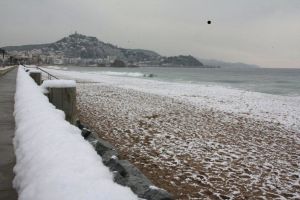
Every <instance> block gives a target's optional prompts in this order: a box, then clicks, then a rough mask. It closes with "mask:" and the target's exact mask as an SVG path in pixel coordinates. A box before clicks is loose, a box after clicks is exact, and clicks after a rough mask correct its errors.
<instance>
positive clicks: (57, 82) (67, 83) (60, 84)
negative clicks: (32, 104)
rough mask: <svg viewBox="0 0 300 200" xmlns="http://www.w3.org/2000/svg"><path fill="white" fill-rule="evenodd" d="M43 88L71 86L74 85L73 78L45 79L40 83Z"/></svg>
mask: <svg viewBox="0 0 300 200" xmlns="http://www.w3.org/2000/svg"><path fill="white" fill-rule="evenodd" d="M41 87H43V88H71V87H76V82H75V81H74V80H61V79H60V80H45V81H44V82H43V84H42V85H41Z"/></svg>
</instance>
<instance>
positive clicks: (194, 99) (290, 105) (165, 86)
mask: <svg viewBox="0 0 300 200" xmlns="http://www.w3.org/2000/svg"><path fill="white" fill-rule="evenodd" d="M49 72H51V73H53V74H55V75H57V76H61V77H66V78H73V79H77V80H85V81H92V82H101V84H104V85H110V86H115V87H121V88H127V89H134V90H137V91H142V92H146V93H152V94H156V95H161V96H168V97H171V98H175V99H178V100H181V101H184V102H187V103H190V104H193V105H195V106H197V107H199V108H204V109H215V110H220V111H223V112H227V113H233V114H238V115H241V116H246V117H251V118H256V119H260V120H264V121H269V122H274V123H279V124H281V125H284V126H286V127H288V128H292V129H294V130H296V131H299V130H300V107H299V105H300V97H299V96H297V97H290V96H280V95H272V94H265V93H259V92H252V91H245V90H240V89H233V88H226V87H224V86H218V85H209V86H208V85H201V84H192V83H176V82H164V81H158V80H149V79H137V78H132V77H124V76H123V77H120V76H118V77H117V76H110V75H107V74H101V73H98V72H97V73H89V72H76V71H60V70H52V69H51V70H49Z"/></svg>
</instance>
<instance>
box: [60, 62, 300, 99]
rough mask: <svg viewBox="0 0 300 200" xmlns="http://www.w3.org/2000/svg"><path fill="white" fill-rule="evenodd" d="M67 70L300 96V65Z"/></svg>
mask: <svg viewBox="0 0 300 200" xmlns="http://www.w3.org/2000/svg"><path fill="white" fill-rule="evenodd" d="M63 69H64V70H72V71H80V72H97V73H99V74H103V75H108V76H121V77H134V78H142V79H152V80H160V81H168V82H179V83H193V84H202V85H212V86H213V85H220V86H225V87H229V88H235V89H241V90H246V91H254V92H260V93H267V94H275V95H282V96H300V69H283V68H276V69H275V68H178V67H138V68H112V67H75V66H68V67H63Z"/></svg>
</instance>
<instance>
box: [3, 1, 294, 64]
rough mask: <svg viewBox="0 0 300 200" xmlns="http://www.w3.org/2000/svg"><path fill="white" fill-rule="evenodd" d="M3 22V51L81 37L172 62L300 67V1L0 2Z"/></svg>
mask: <svg viewBox="0 0 300 200" xmlns="http://www.w3.org/2000/svg"><path fill="white" fill-rule="evenodd" d="M0 17H1V28H0V46H8V45H21V44H36V43H37V44H38V43H49V42H54V41H57V40H59V39H61V38H62V37H64V36H66V35H69V34H71V33H74V32H75V31H77V32H78V33H82V34H86V35H89V36H96V37H98V39H99V40H102V41H104V42H109V43H112V44H115V45H118V46H121V47H126V48H143V49H149V50H154V51H156V52H158V53H160V54H162V55H165V56H170V55H178V54H191V55H193V56H195V57H198V58H206V59H219V60H224V61H231V62H238V61H239V62H245V63H250V64H258V65H261V66H264V67H298V68H300V0H0ZM208 20H211V21H212V24H211V25H208V24H207V21H208Z"/></svg>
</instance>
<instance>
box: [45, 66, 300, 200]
mask: <svg viewBox="0 0 300 200" xmlns="http://www.w3.org/2000/svg"><path fill="white" fill-rule="evenodd" d="M47 71H49V72H50V73H53V74H54V75H56V76H60V77H64V78H71V79H76V80H78V81H80V82H82V83H80V84H78V85H77V89H78V108H79V113H80V117H81V119H82V120H83V121H84V122H85V123H87V124H88V125H89V126H90V127H91V128H92V129H93V130H94V131H95V132H97V133H98V134H99V136H100V137H103V138H104V139H106V140H108V141H110V142H111V143H113V144H114V145H115V146H116V147H117V148H118V150H119V151H120V152H121V155H122V156H123V157H124V158H126V159H129V160H130V161H132V162H133V163H134V164H135V165H136V166H137V167H139V168H140V169H141V170H142V171H143V173H145V174H146V175H147V176H148V177H149V178H150V179H151V180H152V181H153V182H154V183H155V184H156V185H157V186H159V187H162V188H164V189H166V190H168V191H169V192H171V193H173V194H174V195H176V197H177V198H178V199H188V198H208V199H215V198H221V199H230V198H231V199H233V198H234V199H274V198H279V199H293V198H294V199H296V198H299V197H300V194H299V191H300V171H299V167H300V166H299V161H300V135H299V134H300V133H299V130H300V117H299V116H300V115H299V114H300V108H299V103H300V98H299V97H288V96H277V95H270V94H263V93H257V92H249V91H243V90H238V89H232V88H225V87H222V86H206V85H198V84H188V83H186V84H183V83H174V82H173V83H172V82H163V81H156V80H147V79H142V78H132V77H120V76H111V75H107V74H106V75H105V74H101V73H97V72H76V71H64V70H55V69H47ZM92 82H93V83H92Z"/></svg>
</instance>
